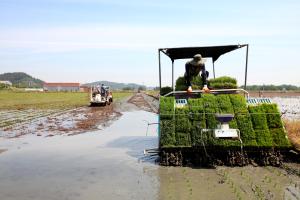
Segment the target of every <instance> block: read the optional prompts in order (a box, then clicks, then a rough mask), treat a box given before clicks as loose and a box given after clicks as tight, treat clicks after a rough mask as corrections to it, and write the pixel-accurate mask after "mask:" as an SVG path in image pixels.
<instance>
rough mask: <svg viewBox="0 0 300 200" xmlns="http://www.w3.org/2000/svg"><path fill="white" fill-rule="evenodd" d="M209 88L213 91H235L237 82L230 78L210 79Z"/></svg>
mask: <svg viewBox="0 0 300 200" xmlns="http://www.w3.org/2000/svg"><path fill="white" fill-rule="evenodd" d="M208 83H209V86H210V87H211V88H213V89H235V88H237V80H236V79H235V78H231V77H228V76H221V77H218V78H215V79H209V81H208Z"/></svg>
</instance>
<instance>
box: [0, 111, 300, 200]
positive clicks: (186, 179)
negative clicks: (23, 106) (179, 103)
mask: <svg viewBox="0 0 300 200" xmlns="http://www.w3.org/2000/svg"><path fill="white" fill-rule="evenodd" d="M143 120H146V121H148V122H155V121H156V120H157V117H156V115H155V114H152V113H148V112H144V111H134V112H125V113H123V115H122V117H121V118H120V119H119V120H117V121H116V122H114V123H113V124H112V125H111V126H110V127H108V128H106V129H104V130H99V131H95V132H89V133H86V134H81V135H75V136H54V137H50V138H49V137H36V136H34V135H26V136H23V137H20V138H14V139H1V140H0V149H7V151H5V152H3V153H1V154H0V199H1V200H2V199H3V200H16V199H17V200H19V199H20V200H26V199H39V200H40V199H43V200H48V199H49V200H50V199H51V200H55V199H58V200H63V199H72V200H73V199H75V200H76V199H84V200H87V199H88V200H93V199H259V198H267V199H284V198H286V199H297V198H298V199H299V198H300V194H299V191H300V180H299V177H297V176H293V175H289V174H287V173H286V172H285V171H283V170H281V169H277V168H271V167H266V168H254V167H243V168H228V167H218V168H217V169H193V168H186V167H183V168H179V167H178V168H175V167H160V166H158V165H156V164H155V163H154V160H153V159H151V158H148V157H143V150H144V149H145V148H153V147H157V132H156V128H157V127H155V126H151V127H149V130H148V136H146V129H147V126H146V123H145V121H143Z"/></svg>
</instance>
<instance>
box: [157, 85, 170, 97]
mask: <svg viewBox="0 0 300 200" xmlns="http://www.w3.org/2000/svg"><path fill="white" fill-rule="evenodd" d="M170 92H172V88H171V87H169V86H166V87H162V88H161V89H160V95H162V96H163V95H166V94H168V93H170Z"/></svg>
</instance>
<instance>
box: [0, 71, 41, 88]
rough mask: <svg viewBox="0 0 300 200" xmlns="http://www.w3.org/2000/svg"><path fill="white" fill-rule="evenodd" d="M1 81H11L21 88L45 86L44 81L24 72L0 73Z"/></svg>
mask: <svg viewBox="0 0 300 200" xmlns="http://www.w3.org/2000/svg"><path fill="white" fill-rule="evenodd" d="M0 80H1V81H10V82H11V83H12V84H13V86H15V87H20V88H25V87H26V88H28V87H29V88H40V87H43V83H44V81H42V80H40V79H37V78H33V77H32V76H30V75H28V74H26V73H24V72H13V73H4V74H0Z"/></svg>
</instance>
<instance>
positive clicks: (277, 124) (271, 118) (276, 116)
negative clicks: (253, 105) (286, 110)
mask: <svg viewBox="0 0 300 200" xmlns="http://www.w3.org/2000/svg"><path fill="white" fill-rule="evenodd" d="M262 106H263V109H264V111H265V113H266V115H267V121H268V126H269V128H282V127H283V124H282V120H281V116H280V112H279V110H278V107H277V105H276V104H263V105H262Z"/></svg>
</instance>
